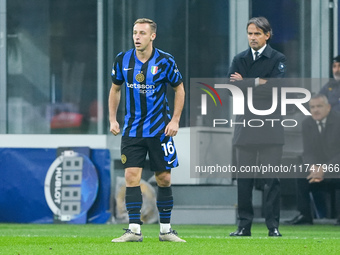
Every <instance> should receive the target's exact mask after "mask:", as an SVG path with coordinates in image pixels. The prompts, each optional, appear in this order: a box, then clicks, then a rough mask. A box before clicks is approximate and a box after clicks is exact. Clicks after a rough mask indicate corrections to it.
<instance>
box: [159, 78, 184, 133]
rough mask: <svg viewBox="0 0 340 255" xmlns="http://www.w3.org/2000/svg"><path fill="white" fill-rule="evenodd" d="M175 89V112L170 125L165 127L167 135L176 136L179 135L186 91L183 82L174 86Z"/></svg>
mask: <svg viewBox="0 0 340 255" xmlns="http://www.w3.org/2000/svg"><path fill="white" fill-rule="evenodd" d="M173 89H174V91H175V104H174V113H173V115H172V118H171V120H170V122H169V123H168V125H167V126H166V127H165V132H164V133H165V135H166V136H175V135H177V132H178V129H179V121H180V119H181V115H182V110H183V106H184V100H185V91H184V85H183V82H182V83H181V84H179V85H178V86H176V87H174V88H173Z"/></svg>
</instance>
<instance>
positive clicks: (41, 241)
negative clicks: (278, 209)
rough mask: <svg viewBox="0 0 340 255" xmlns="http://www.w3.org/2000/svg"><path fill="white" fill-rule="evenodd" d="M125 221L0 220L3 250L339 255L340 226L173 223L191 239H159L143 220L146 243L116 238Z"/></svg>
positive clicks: (12, 253) (0, 250) (155, 226)
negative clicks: (239, 233)
mask: <svg viewBox="0 0 340 255" xmlns="http://www.w3.org/2000/svg"><path fill="white" fill-rule="evenodd" d="M124 227H127V225H126V224H124V225H121V224H113V225H92V224H86V225H67V224H62V225H54V224H46V225H38V224H0V254H6V255H18V254H20V255H26V254H34V255H36V254H38V255H39V254H44V255H45V254H58V255H61V254H67V255H70V254H71V255H76V254H100V255H102V254H148V255H150V254H275V255H276V254H320V255H321V254H322V255H323V254H325V255H326V254H327V255H328V254H340V227H338V226H333V225H313V226H284V225H282V226H281V227H280V232H281V233H282V235H283V237H280V238H278V237H268V231H267V229H266V226H265V225H264V224H260V223H258V224H254V225H253V228H252V236H251V237H229V233H230V232H232V231H234V230H235V228H236V226H231V225H222V226H216V225H177V226H175V225H174V226H173V228H174V229H176V230H177V232H178V233H179V236H180V237H181V238H183V239H185V240H186V241H187V243H169V242H160V241H158V232H159V226H158V224H151V225H143V226H142V233H143V236H144V240H143V242H141V243H111V239H112V238H114V237H119V236H121V235H122V234H123V233H124V231H123V230H122V228H124Z"/></svg>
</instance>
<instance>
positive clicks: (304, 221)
mask: <svg viewBox="0 0 340 255" xmlns="http://www.w3.org/2000/svg"><path fill="white" fill-rule="evenodd" d="M286 223H288V224H291V225H312V224H313V219H311V218H307V217H306V216H304V215H302V214H299V215H298V216H296V217H295V218H294V219H292V220H290V221H286Z"/></svg>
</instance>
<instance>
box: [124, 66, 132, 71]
mask: <svg viewBox="0 0 340 255" xmlns="http://www.w3.org/2000/svg"><path fill="white" fill-rule="evenodd" d="M131 69H132V67H130V68H126V67H124V71H129V70H131Z"/></svg>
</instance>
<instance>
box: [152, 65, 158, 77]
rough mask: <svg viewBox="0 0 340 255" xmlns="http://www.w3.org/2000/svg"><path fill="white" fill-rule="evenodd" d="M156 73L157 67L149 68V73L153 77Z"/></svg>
mask: <svg viewBox="0 0 340 255" xmlns="http://www.w3.org/2000/svg"><path fill="white" fill-rule="evenodd" d="M157 71H158V66H152V67H151V73H152V74H153V75H155V74H156V73H157Z"/></svg>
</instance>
